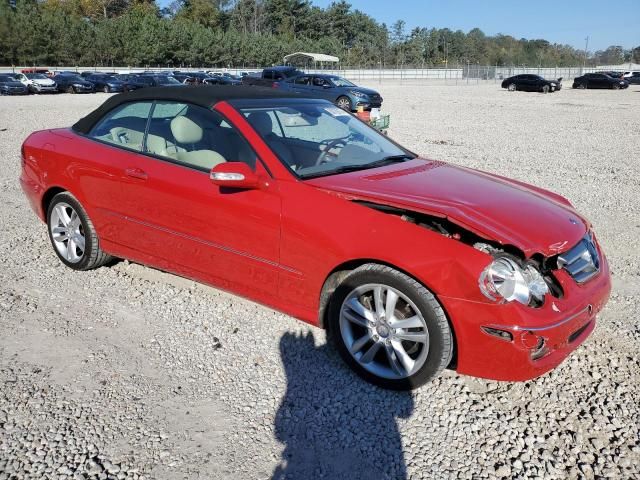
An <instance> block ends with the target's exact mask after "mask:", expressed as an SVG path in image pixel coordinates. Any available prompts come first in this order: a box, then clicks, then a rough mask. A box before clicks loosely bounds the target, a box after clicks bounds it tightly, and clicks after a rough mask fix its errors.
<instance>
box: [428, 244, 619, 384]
mask: <svg viewBox="0 0 640 480" xmlns="http://www.w3.org/2000/svg"><path fill="white" fill-rule="evenodd" d="M600 255H601V259H602V263H601V265H600V267H601V268H600V271H599V273H598V274H597V275H596V276H595V277H594V278H593V279H591V280H590V281H588V282H586V283H584V284H577V283H576V282H575V281H574V280H573V279H572V278H571V277H570V276H569V275H568V274H567V273H566V272H565V271H562V270H560V271H557V272H556V276H557V278H558V280H559V282H560V283H561V284H562V286H563V289H564V295H563V297H562V298H553V297H548V298H547V300H546V302H545V304H544V305H543V306H542V307H540V308H530V307H526V306H523V305H520V304H517V303H516V302H513V303H509V304H503V305H500V304H489V303H480V302H474V301H469V300H464V299H459V298H450V297H446V296H445V297H440V301H441V302H442V304H443V306H444V308H445V311H446V312H447V314H448V315H449V318H450V319H451V322H452V324H453V327H454V330H455V334H456V344H457V358H456V370H457V371H458V372H459V373H461V374H466V375H473V376H476V377H482V378H488V379H493V380H506V381H523V380H530V379H532V378H536V377H538V376H540V375H542V374H544V373H546V372H548V371H549V370H552V369H553V368H555V367H557V366H558V365H559V364H560V363H562V361H563V360H564V359H565V358H566V357H567V356H568V355H569V354H570V353H571V352H572V351H573V350H575V349H576V348H577V347H578V346H579V345H580V344H581V343H582V342H583V341H584V340H585V339H586V338H587V337H588V336H589V334H590V333H591V332H592V331H593V329H594V328H595V325H596V315H597V314H598V312H600V310H602V308H603V307H604V305H605V304H606V302H607V300H608V298H609V294H610V291H611V277H610V273H609V266H608V263H607V260H606V258H605V257H604V255H603V254H602V252H600Z"/></svg>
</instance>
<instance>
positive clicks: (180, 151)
mask: <svg viewBox="0 0 640 480" xmlns="http://www.w3.org/2000/svg"><path fill="white" fill-rule="evenodd" d="M171 133H172V134H173V138H175V140H176V142H177V143H180V144H182V145H189V144H191V145H195V144H196V143H198V142H200V141H201V140H202V136H203V133H204V132H203V130H202V128H201V127H200V126H199V125H198V124H197V123H195V122H194V121H193V120H191V119H189V118H187V117H184V116H179V117H175V118H174V119H173V120H171ZM149 137H151V135H149ZM149 137H147V145H148V146H149ZM158 138H160V137H158ZM160 140H163V139H161V138H160ZM152 143H154V144H155V145H154V147H153V148H158V147H162V146H161V144H160V142H159V141H158V140H157V139H152ZM148 148H151V147H150V146H149V147H148ZM160 155H164V156H167V157H170V158H174V159H176V160H178V161H180V162H183V163H186V164H188V165H193V166H194V167H200V168H206V169H211V168H213V167H215V166H216V165H218V164H220V163H224V162H225V161H226V160H225V159H224V157H223V156H222V155H220V154H219V153H218V152H216V151H214V150H192V151H188V150H187V149H185V148H183V147H179V146H177V145H174V144H172V143H170V142H166V145H165V146H164V153H161V154H160Z"/></svg>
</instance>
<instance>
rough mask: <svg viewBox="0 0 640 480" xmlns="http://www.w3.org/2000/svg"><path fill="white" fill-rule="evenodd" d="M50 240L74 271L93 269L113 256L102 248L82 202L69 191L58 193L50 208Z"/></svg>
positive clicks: (48, 214) (48, 220)
mask: <svg viewBox="0 0 640 480" xmlns="http://www.w3.org/2000/svg"><path fill="white" fill-rule="evenodd" d="M47 227H48V229H47V230H48V231H49V240H51V245H52V246H53V250H54V251H55V252H56V255H58V258H59V259H60V260H61V261H62V263H64V264H65V265H66V266H67V267H69V268H72V269H74V270H91V269H93V268H98V267H100V266H102V265H104V264H105V263H107V262H109V261H110V260H111V259H112V257H111V255H109V254H108V253H105V252H104V251H103V250H102V249H101V248H100V240H99V239H98V234H97V233H96V230H95V228H94V226H93V223H92V222H91V219H90V218H89V216H88V215H87V212H86V211H85V210H84V208H83V207H82V205H80V202H78V200H77V199H76V197H74V196H73V195H71V194H70V193H69V192H62V193H59V194H57V195H56V196H55V197H53V199H52V200H51V203H50V204H49V208H48V209H47Z"/></svg>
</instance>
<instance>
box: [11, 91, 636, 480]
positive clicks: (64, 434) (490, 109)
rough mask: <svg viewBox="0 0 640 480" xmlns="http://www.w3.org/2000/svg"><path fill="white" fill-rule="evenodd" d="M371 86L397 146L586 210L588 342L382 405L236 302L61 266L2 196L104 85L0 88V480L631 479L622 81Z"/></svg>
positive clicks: (632, 361)
mask: <svg viewBox="0 0 640 480" xmlns="http://www.w3.org/2000/svg"><path fill="white" fill-rule="evenodd" d="M371 86H372V87H376V88H379V89H380V91H381V92H382V94H383V96H384V97H385V109H386V110H387V112H389V113H391V114H392V128H391V131H390V134H391V135H392V136H393V137H394V138H396V139H397V140H399V141H401V142H402V143H404V144H405V145H407V146H408V147H410V148H412V149H413V150H415V151H417V152H420V153H422V154H425V155H427V156H429V157H432V158H438V159H443V160H447V161H450V162H455V163H459V164H462V165H466V166H470V167H476V168H480V169H484V170H488V171H491V172H495V173H499V174H502V175H506V176H510V177H515V178H518V179H520V180H524V181H528V182H532V183H535V184H536V185H539V186H542V187H545V188H549V189H552V190H554V191H557V192H559V193H561V194H563V195H565V196H567V197H568V198H569V199H570V200H571V201H572V202H573V203H574V204H575V205H576V206H577V207H578V209H579V210H580V211H581V212H583V213H584V214H586V215H587V216H588V217H589V218H590V219H591V220H592V222H593V224H594V226H595V230H596V232H597V234H598V236H599V239H600V241H601V242H602V244H603V246H604V248H605V250H606V252H607V253H608V257H609V260H610V262H611V266H612V269H613V275H614V291H613V294H612V298H611V301H610V303H609V305H608V307H607V308H606V309H605V311H604V312H603V313H602V314H601V316H600V321H599V325H598V328H597V329H596V331H595V332H594V334H593V336H592V337H591V338H590V339H589V340H588V341H587V342H586V343H585V344H584V345H583V346H581V347H580V348H579V349H578V350H577V351H576V352H575V353H574V354H573V355H572V356H571V357H570V358H569V359H568V360H567V361H566V362H565V363H564V364H563V365H562V366H560V367H559V368H558V369H556V370H555V371H553V372H551V373H549V374H547V375H545V376H543V377H541V378H539V379H537V380H534V381H531V382H526V383H498V382H490V381H485V380H478V379H473V378H469V377H462V376H458V375H456V374H455V372H450V371H448V372H445V374H444V375H443V376H442V377H441V378H439V379H437V380H436V381H434V382H433V383H431V384H429V385H427V386H424V387H423V388H421V389H419V390H418V391H416V392H413V393H392V392H387V391H381V390H378V389H376V388H375V387H372V386H370V385H368V384H366V383H364V382H362V381H361V380H359V379H358V378H356V377H355V375H353V374H352V373H351V372H350V371H349V370H348V369H347V368H346V367H344V366H343V365H342V363H341V361H340V359H339V358H338V355H337V354H336V352H335V351H334V350H333V349H332V348H331V347H330V346H328V345H327V344H326V339H325V335H324V333H323V332H322V331H320V330H317V329H314V328H311V327H308V326H306V325H303V324H302V323H300V322H297V321H295V320H293V319H291V318H289V317H287V316H285V315H282V314H280V313H275V312H273V311H271V310H269V309H266V308H264V307H261V306H258V305H255V304H253V303H251V302H249V301H246V300H243V299H240V298H238V297H235V296H232V295H229V294H226V293H223V292H220V291H218V290H215V289H212V288H209V287H205V286H202V285H198V284H195V283H193V282H191V281H188V280H184V279H181V278H178V277H175V276H173V275H169V274H165V273H161V272H158V271H155V270H152V269H149V268H146V267H143V266H140V265H137V264H132V263H129V262H126V261H122V262H119V263H116V264H115V265H112V266H110V267H103V268H100V269H98V270H95V271H91V272H84V273H77V272H73V271H71V270H69V269H66V268H65V267H64V266H63V265H62V264H61V263H60V262H59V261H58V260H57V258H56V257H55V255H54V253H53V251H52V249H51V247H50V245H49V242H48V239H47V236H46V231H45V227H44V226H43V225H42V224H41V223H40V222H39V221H38V220H37V219H36V218H35V216H34V215H33V213H32V212H31V211H30V209H29V207H28V206H27V202H26V200H25V198H24V197H23V195H22V193H21V191H20V189H19V186H18V183H17V177H18V171H19V162H20V160H19V148H20V143H21V142H22V140H24V138H25V137H26V136H27V135H28V134H29V133H30V132H31V131H33V130H37V129H43V128H51V127H58V126H68V125H70V124H72V123H73V122H74V121H75V120H76V119H77V118H78V117H80V116H82V115H84V114H86V113H87V112H88V111H90V110H91V109H92V108H94V107H95V106H97V105H98V104H100V103H101V102H102V101H103V100H104V99H105V98H106V95H102V94H95V95H87V96H71V95H58V96H47V97H35V96H30V97H26V98H7V97H2V98H0V146H1V147H2V151H3V152H4V155H3V156H2V158H0V182H1V188H0V218H1V219H2V227H3V228H2V230H1V231H0V280H1V281H0V386H1V389H0V480H5V479H10V478H11V479H13V478H16V479H18V478H33V479H46V478H56V479H80V478H99V479H114V478H118V479H122V478H132V479H143V478H145V479H151V478H159V479H182V478H185V479H194V478H206V479H214V478H225V479H267V478H274V479H284V478H291V479H312V478H327V479H341V478H349V479H360V478H362V479H367V480H374V479H405V478H406V479H409V478H410V479H418V478H425V479H434V478H436V479H437V478H469V479H471V478H495V477H502V478H540V479H542V478H544V479H553V478H558V479H561V478H586V479H591V478H624V479H629V478H640V427H639V425H640V368H639V367H640V358H639V354H638V352H639V351H640V320H638V319H639V318H640V301H639V300H638V298H640V260H639V256H638V253H639V252H640V240H639V238H640V199H639V198H638V195H639V193H640V163H639V162H638V147H639V143H638V139H639V138H640V88H639V87H631V88H630V89H629V90H626V91H574V90H570V89H569V90H563V91H561V92H559V93H556V94H551V95H541V94H534V93H508V92H506V91H502V90H500V89H499V88H497V86H495V85H483V86H473V87H453V86H451V87H445V86H431V87H429V86H417V85H410V84H409V85H407V84H405V85H399V84H389V83H387V84H383V85H376V84H373V85H371ZM408 98H410V100H409V99H408Z"/></svg>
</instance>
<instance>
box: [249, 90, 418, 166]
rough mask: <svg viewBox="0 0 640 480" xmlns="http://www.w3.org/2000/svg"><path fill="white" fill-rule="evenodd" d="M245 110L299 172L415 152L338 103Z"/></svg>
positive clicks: (402, 156) (389, 160)
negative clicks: (373, 127) (337, 105)
mask: <svg viewBox="0 0 640 480" xmlns="http://www.w3.org/2000/svg"><path fill="white" fill-rule="evenodd" d="M241 112H242V113H243V115H244V116H245V117H246V118H247V120H248V121H249V123H250V124H251V125H252V126H253V127H254V128H255V130H256V131H257V132H258V133H259V134H260V135H261V136H262V138H263V139H264V140H265V141H266V143H267V144H268V145H269V146H270V147H271V149H272V150H273V151H274V153H276V155H278V157H279V158H280V160H281V161H282V162H283V163H284V164H286V165H287V166H288V167H289V168H290V169H291V170H292V171H293V172H294V173H295V174H296V175H297V176H298V177H299V178H303V179H306V178H314V177H321V176H326V175H334V174H338V173H344V172H347V171H353V170H364V169H367V168H374V167H377V166H382V165H385V164H388V163H394V162H400V161H406V160H408V159H412V158H414V157H415V156H414V155H413V154H411V153H410V152H408V151H406V150H404V149H402V148H401V147H399V146H397V145H396V144H394V143H393V142H391V141H390V140H389V139H388V138H387V137H385V136H384V135H382V134H381V133H379V132H377V131H376V130H374V129H372V128H371V127H369V126H367V125H366V124H364V123H362V122H361V121H360V120H358V119H356V118H355V117H354V116H353V115H351V114H349V113H347V112H345V111H344V110H342V109H341V108H338V107H336V106H334V105H330V104H326V103H323V104H299V105H293V106H286V107H264V108H256V107H254V108H243V109H241Z"/></svg>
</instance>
